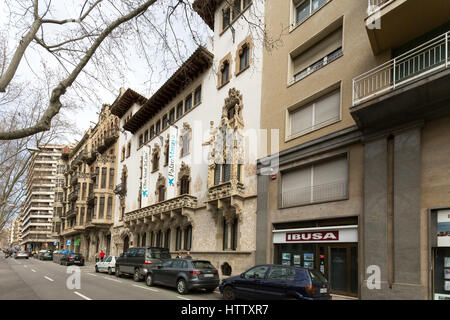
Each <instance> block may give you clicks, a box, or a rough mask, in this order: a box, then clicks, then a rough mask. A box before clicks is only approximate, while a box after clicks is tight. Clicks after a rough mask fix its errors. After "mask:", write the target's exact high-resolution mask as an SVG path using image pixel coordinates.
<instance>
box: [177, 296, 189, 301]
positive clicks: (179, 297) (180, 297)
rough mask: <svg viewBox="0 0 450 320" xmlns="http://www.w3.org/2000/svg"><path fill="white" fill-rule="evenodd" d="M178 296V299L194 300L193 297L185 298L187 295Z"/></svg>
mask: <svg viewBox="0 0 450 320" xmlns="http://www.w3.org/2000/svg"><path fill="white" fill-rule="evenodd" d="M177 298H178V299H183V300H192V299H189V298H185V297H182V296H177Z"/></svg>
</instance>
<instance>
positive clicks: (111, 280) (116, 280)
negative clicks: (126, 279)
mask: <svg viewBox="0 0 450 320" xmlns="http://www.w3.org/2000/svg"><path fill="white" fill-rule="evenodd" d="M103 278H105V279H106V280H110V281H116V282H119V283H122V281H119V280H116V279H112V278H108V277H103Z"/></svg>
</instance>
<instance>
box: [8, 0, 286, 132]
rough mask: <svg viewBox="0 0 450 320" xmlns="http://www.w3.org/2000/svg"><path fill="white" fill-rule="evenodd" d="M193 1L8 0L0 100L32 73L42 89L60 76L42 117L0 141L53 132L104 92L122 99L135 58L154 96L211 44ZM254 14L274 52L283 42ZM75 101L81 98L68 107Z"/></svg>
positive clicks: (252, 27)
mask: <svg viewBox="0 0 450 320" xmlns="http://www.w3.org/2000/svg"><path fill="white" fill-rule="evenodd" d="M211 1H213V0H211ZM214 1H215V0H214ZM225 1H228V2H230V0H225ZM253 1H259V2H261V1H262V2H263V1H264V0H253ZM192 2H193V0H121V1H114V0H73V1H70V2H69V1H52V0H5V2H4V3H5V7H6V10H7V12H8V14H7V17H9V19H8V20H7V21H6V22H5V23H4V26H3V27H2V26H1V24H0V41H1V40H2V38H3V40H5V39H6V41H5V42H6V43H7V44H8V46H6V49H4V50H3V51H1V50H0V97H1V94H2V92H3V93H4V94H6V95H8V94H9V92H8V91H9V90H11V89H10V88H9V87H10V85H11V82H12V80H13V79H14V78H15V77H18V76H19V75H21V74H23V73H27V75H30V74H32V75H33V76H34V78H35V80H36V83H38V82H41V81H42V82H45V81H46V80H47V82H48V81H49V79H43V77H42V74H44V73H45V72H43V70H51V72H52V73H53V75H54V76H53V77H52V78H51V79H50V80H51V81H53V83H52V85H51V86H50V89H49V95H50V99H49V102H48V105H47V106H46V108H45V110H44V112H43V113H42V115H41V116H40V118H39V119H38V120H37V121H36V122H35V123H32V124H29V125H28V126H26V127H20V126H18V127H15V128H14V129H11V130H1V131H0V140H12V139H19V138H24V137H28V136H31V135H33V134H36V133H39V132H43V131H47V130H50V128H51V126H52V120H53V119H54V117H55V116H56V115H57V114H59V113H60V111H61V109H63V107H64V109H65V108H66V107H69V106H71V105H72V102H73V101H75V100H79V101H80V103H81V104H85V105H86V100H87V101H90V103H91V104H96V105H101V104H102V103H104V101H99V100H100V99H99V97H98V96H96V94H97V93H98V89H99V88H101V89H102V90H106V91H109V92H111V93H112V91H113V90H114V91H115V92H117V82H118V80H121V81H122V82H123V86H127V85H128V83H127V81H126V77H125V72H124V70H132V66H130V65H129V64H130V61H129V60H130V52H133V53H135V54H137V55H138V56H139V57H140V58H143V59H144V61H146V65H145V66H142V67H144V68H148V74H149V75H148V79H147V80H146V85H147V88H148V90H149V91H153V90H154V88H153V87H152V85H154V84H155V83H156V84H158V83H159V81H158V80H162V79H164V78H165V77H166V76H167V75H168V74H170V73H172V72H173V71H174V70H175V69H176V68H178V67H179V66H180V65H181V64H182V62H183V61H184V59H185V58H186V57H187V56H188V54H190V53H192V52H193V51H194V49H195V48H196V46H198V45H205V43H206V41H207V37H208V35H210V34H211V31H210V30H209V29H208V27H207V26H206V24H205V23H204V22H203V21H202V20H201V19H200V17H199V16H198V15H197V13H196V12H195V10H194V9H193V7H192ZM230 5H233V3H232V2H230ZM255 7H256V6H255ZM251 10H253V9H251ZM251 10H250V11H251ZM251 14H252V15H254V18H255V19H251V20H246V18H245V16H244V15H243V17H242V19H244V20H246V21H245V22H247V23H248V26H249V32H252V34H253V36H254V38H257V39H260V40H261V41H262V42H263V43H264V45H265V47H266V48H269V47H270V46H271V45H272V46H273V43H274V42H275V41H276V40H277V39H275V41H273V40H272V39H270V38H269V37H267V33H266V30H265V26H264V23H263V22H262V21H263V16H262V13H260V12H252V11H251ZM258 15H260V16H259V17H257V16H258ZM67 16H69V18H67ZM11 39H14V40H15V42H14V41H11ZM11 42H13V43H11ZM155 61H157V63H155ZM55 62H56V63H55ZM162 71H164V72H162ZM158 77H159V78H158ZM69 89H70V90H69ZM147 93H152V92H144V94H147ZM22 94H25V95H26V91H25V92H23V93H22ZM71 94H76V96H77V97H78V98H79V99H73V98H72V99H71V100H69V99H68V97H69V96H70V95H71Z"/></svg>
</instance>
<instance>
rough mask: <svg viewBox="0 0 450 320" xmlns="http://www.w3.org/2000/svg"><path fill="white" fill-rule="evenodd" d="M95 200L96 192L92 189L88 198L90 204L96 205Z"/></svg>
mask: <svg viewBox="0 0 450 320" xmlns="http://www.w3.org/2000/svg"><path fill="white" fill-rule="evenodd" d="M94 200H95V193H94V192H92V191H91V192H89V194H88V198H87V204H88V206H93V205H94Z"/></svg>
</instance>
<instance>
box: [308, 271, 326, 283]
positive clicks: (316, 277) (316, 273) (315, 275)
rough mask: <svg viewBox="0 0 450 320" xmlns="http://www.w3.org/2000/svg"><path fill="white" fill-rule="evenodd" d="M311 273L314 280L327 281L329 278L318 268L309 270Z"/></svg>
mask: <svg viewBox="0 0 450 320" xmlns="http://www.w3.org/2000/svg"><path fill="white" fill-rule="evenodd" d="M309 274H310V275H311V279H312V280H313V281H317V282H322V283H327V282H328V280H327V279H326V278H325V277H324V276H323V274H322V273H321V272H319V271H317V270H309Z"/></svg>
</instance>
